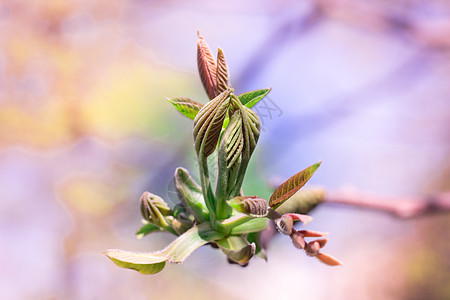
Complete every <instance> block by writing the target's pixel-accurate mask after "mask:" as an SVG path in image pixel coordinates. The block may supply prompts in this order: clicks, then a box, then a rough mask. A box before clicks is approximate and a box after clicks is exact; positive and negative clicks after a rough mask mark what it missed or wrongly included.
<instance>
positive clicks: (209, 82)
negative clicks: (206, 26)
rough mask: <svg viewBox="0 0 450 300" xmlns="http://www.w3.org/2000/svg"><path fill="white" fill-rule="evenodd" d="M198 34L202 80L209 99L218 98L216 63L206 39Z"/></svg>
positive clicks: (198, 59)
mask: <svg viewBox="0 0 450 300" xmlns="http://www.w3.org/2000/svg"><path fill="white" fill-rule="evenodd" d="M197 34H198V41H197V65H198V73H199V74H200V79H201V81H202V83H203V87H204V88H205V91H206V93H207V94H208V97H209V99H213V98H215V97H216V62H215V61H214V57H213V55H212V53H211V50H210V49H209V46H208V44H207V43H206V41H205V39H204V38H203V37H202V36H201V35H200V32H197Z"/></svg>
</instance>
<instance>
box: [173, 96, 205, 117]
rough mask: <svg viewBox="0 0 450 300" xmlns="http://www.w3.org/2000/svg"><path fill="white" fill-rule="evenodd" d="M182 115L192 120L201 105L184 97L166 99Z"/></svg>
mask: <svg viewBox="0 0 450 300" xmlns="http://www.w3.org/2000/svg"><path fill="white" fill-rule="evenodd" d="M166 99H167V101H169V102H170V103H172V105H173V106H174V107H175V108H176V109H177V110H178V111H179V112H180V113H182V114H183V115H185V116H186V117H188V118H189V119H192V120H194V119H195V116H196V115H197V113H198V111H199V110H200V109H201V108H202V107H203V104H201V103H198V102H197V101H194V100H191V99H189V98H184V97H176V98H166Z"/></svg>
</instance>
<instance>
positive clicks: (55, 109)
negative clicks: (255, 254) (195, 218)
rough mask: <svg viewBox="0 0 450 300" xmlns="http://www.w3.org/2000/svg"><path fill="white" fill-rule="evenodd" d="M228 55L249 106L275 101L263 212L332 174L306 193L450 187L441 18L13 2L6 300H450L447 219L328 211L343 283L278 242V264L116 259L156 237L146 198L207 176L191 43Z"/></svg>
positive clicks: (1, 293)
mask: <svg viewBox="0 0 450 300" xmlns="http://www.w3.org/2000/svg"><path fill="white" fill-rule="evenodd" d="M197 30H200V31H201V33H202V35H203V36H204V37H205V38H206V40H207V41H208V43H209V45H210V46H211V48H212V49H213V50H215V48H216V47H217V46H220V47H221V48H222V49H223V50H224V52H225V55H226V58H227V62H228V66H229V70H230V76H231V83H232V85H233V86H234V87H235V89H236V91H237V93H241V92H245V91H249V90H254V89H259V88H268V87H272V92H271V93H270V94H269V98H268V100H267V101H266V102H265V103H262V104H261V103H260V104H259V105H258V106H257V107H256V110H257V112H258V114H259V115H260V118H261V119H262V122H263V132H262V135H261V138H260V142H259V147H258V148H257V150H256V152H255V155H254V158H253V162H252V164H253V165H252V167H251V171H249V172H250V173H249V177H248V178H247V181H246V183H245V184H246V189H245V190H246V191H248V194H253V193H258V194H260V195H261V196H264V197H268V196H270V190H269V189H268V188H267V185H266V181H267V182H268V181H269V180H273V179H279V178H282V179H285V178H288V177H289V176H291V175H292V174H294V173H296V172H298V171H299V170H301V169H303V168H305V167H306V166H308V165H310V164H312V163H315V162H317V161H318V160H320V159H322V160H323V164H322V166H321V168H320V170H319V171H318V172H317V173H316V175H315V176H314V177H313V179H312V180H311V183H310V184H308V186H314V185H320V186H322V187H324V188H325V189H327V190H339V189H342V188H352V189H356V190H360V191H363V192H367V193H371V194H374V195H380V196H405V195H406V196H408V195H409V196H415V195H419V196H420V195H425V194H427V193H433V192H443V191H448V190H449V189H450V85H449V78H450V60H449V58H450V40H449V38H448V37H449V36H450V4H449V3H448V2H447V1H438V0H433V1H424V0H422V1H412V0H403V1H400V0H396V1H374V0H372V1H357V0H352V1H350V0H346V1H344V0H339V1H294V0H292V1H289V0H282V1H273V0H272V1H270V0H266V1H246V2H243V1H233V0H231V1H217V2H212V1H189V2H187V1H145V0H134V1H131V0H130V1H125V0H122V1H119V0H118V1H105V0H99V1H87V0H80V1H63V0H49V1H45V2H44V3H40V2H38V1H35V2H30V1H6V2H2V4H0V197H1V201H0V244H1V245H2V246H1V248H0V299H211V298H214V299H274V298H277V299H299V298H302V299H449V298H450V275H449V269H450V256H449V253H450V242H449V241H450V238H449V236H448V232H449V229H450V221H449V218H448V215H436V216H427V217H423V218H418V219H411V220H399V219H395V218H392V217H390V216H387V215H384V214H381V213H376V212H370V211H363V210H357V209H353V208H348V207H338V206H332V205H323V206H321V207H319V208H318V209H317V210H315V211H314V212H313V214H312V215H313V217H314V218H315V220H314V221H313V222H312V223H311V224H310V225H308V228H309V229H311V230H320V231H327V232H330V237H329V242H328V244H327V252H329V253H332V254H333V255H334V256H336V257H338V258H339V259H341V260H342V261H343V262H344V267H339V268H330V267H327V266H325V265H323V264H320V263H319V262H318V261H317V260H314V259H311V258H308V257H306V256H305V255H304V254H303V253H301V252H299V251H298V250H296V249H295V248H294V247H292V245H291V242H290V240H289V239H287V238H285V237H281V236H280V237H277V238H275V239H274V240H273V243H272V244H271V245H270V248H269V249H268V255H269V261H268V262H267V263H266V262H264V261H262V260H258V259H254V260H252V262H251V263H250V265H249V266H248V267H247V268H239V267H237V266H234V265H229V264H228V263H227V262H226V260H225V257H224V256H223V255H222V254H221V253H219V251H215V250H213V249H211V248H209V247H203V248H201V249H199V250H198V251H197V252H195V253H194V254H193V255H192V256H191V257H190V258H188V260H187V261H186V262H185V263H184V264H183V265H170V266H168V267H166V269H165V270H164V271H163V272H161V273H159V274H158V275H153V276H144V275H141V274H139V273H137V272H135V271H131V270H125V269H120V268H117V267H116V266H115V265H114V264H113V263H112V262H111V261H109V260H108V259H107V258H106V257H104V256H102V255H101V254H100V253H101V252H102V251H103V250H105V249H108V248H122V249H127V250H136V251H150V250H157V249H159V248H162V247H164V246H165V245H166V244H167V243H168V242H170V241H171V239H172V237H171V236H169V235H166V234H160V233H157V234H154V235H152V236H150V237H147V238H145V239H143V240H137V239H136V238H135V236H134V233H135V231H136V229H137V228H138V227H139V225H140V215H139V208H138V199H139V196H140V195H141V193H142V192H143V191H145V190H149V191H151V192H153V193H155V194H159V195H162V196H164V197H165V198H166V199H170V198H171V197H173V195H171V193H170V191H171V186H170V183H171V177H172V176H173V172H174V170H175V168H176V167H177V166H183V167H187V168H189V169H191V170H192V172H194V173H195V172H196V169H195V161H194V160H193V157H194V156H193V151H192V137H191V126H192V121H191V120H188V119H186V118H183V117H182V116H180V115H179V113H177V112H176V111H175V110H174V109H173V107H171V106H170V104H169V103H167V102H166V101H165V100H164V97H174V96H186V97H190V98H192V99H195V100H197V101H199V102H203V103H204V102H206V101H207V97H206V94H205V93H204V91H203V89H202V86H201V82H200V80H199V78H198V75H197V65H196V45H195V43H196V39H197V36H196V31H197Z"/></svg>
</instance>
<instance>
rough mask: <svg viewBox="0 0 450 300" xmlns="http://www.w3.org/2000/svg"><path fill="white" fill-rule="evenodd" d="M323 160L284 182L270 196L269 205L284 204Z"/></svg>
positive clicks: (273, 206) (274, 206) (275, 206)
mask: <svg viewBox="0 0 450 300" xmlns="http://www.w3.org/2000/svg"><path fill="white" fill-rule="evenodd" d="M321 163H322V162H318V163H316V164H314V165H312V166H309V167H308V168H306V169H304V170H303V171H300V172H298V173H297V174H295V175H293V176H292V177H291V178H289V179H288V180H286V181H285V182H283V183H282V184H281V185H280V186H279V187H278V188H277V189H276V190H275V192H273V194H272V196H270V200H269V206H270V207H271V208H273V209H276V208H277V207H279V206H280V205H281V204H283V203H284V202H285V201H286V200H287V199H289V198H290V197H291V196H292V195H294V194H295V193H296V192H297V191H298V190H299V189H300V188H301V187H303V186H304V185H305V184H306V182H307V181H308V180H309V179H310V178H311V176H312V175H313V174H314V172H315V171H316V170H317V168H319V166H320V164H321Z"/></svg>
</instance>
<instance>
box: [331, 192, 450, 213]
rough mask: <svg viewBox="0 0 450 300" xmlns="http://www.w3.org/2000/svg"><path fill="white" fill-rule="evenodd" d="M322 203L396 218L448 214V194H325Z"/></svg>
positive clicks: (449, 196)
mask: <svg viewBox="0 0 450 300" xmlns="http://www.w3.org/2000/svg"><path fill="white" fill-rule="evenodd" d="M323 203H332V204H344V205H349V206H353V207H358V208H364V209H369V210H376V211H381V212H385V213H388V214H390V215H392V216H395V217H398V218H415V217H420V216H423V215H429V214H435V213H445V212H446V213H449V212H450V192H446V193H438V194H433V195H429V196H423V197H381V196H373V195H367V194H364V193H359V192H326V193H325V197H324V200H323Z"/></svg>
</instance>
